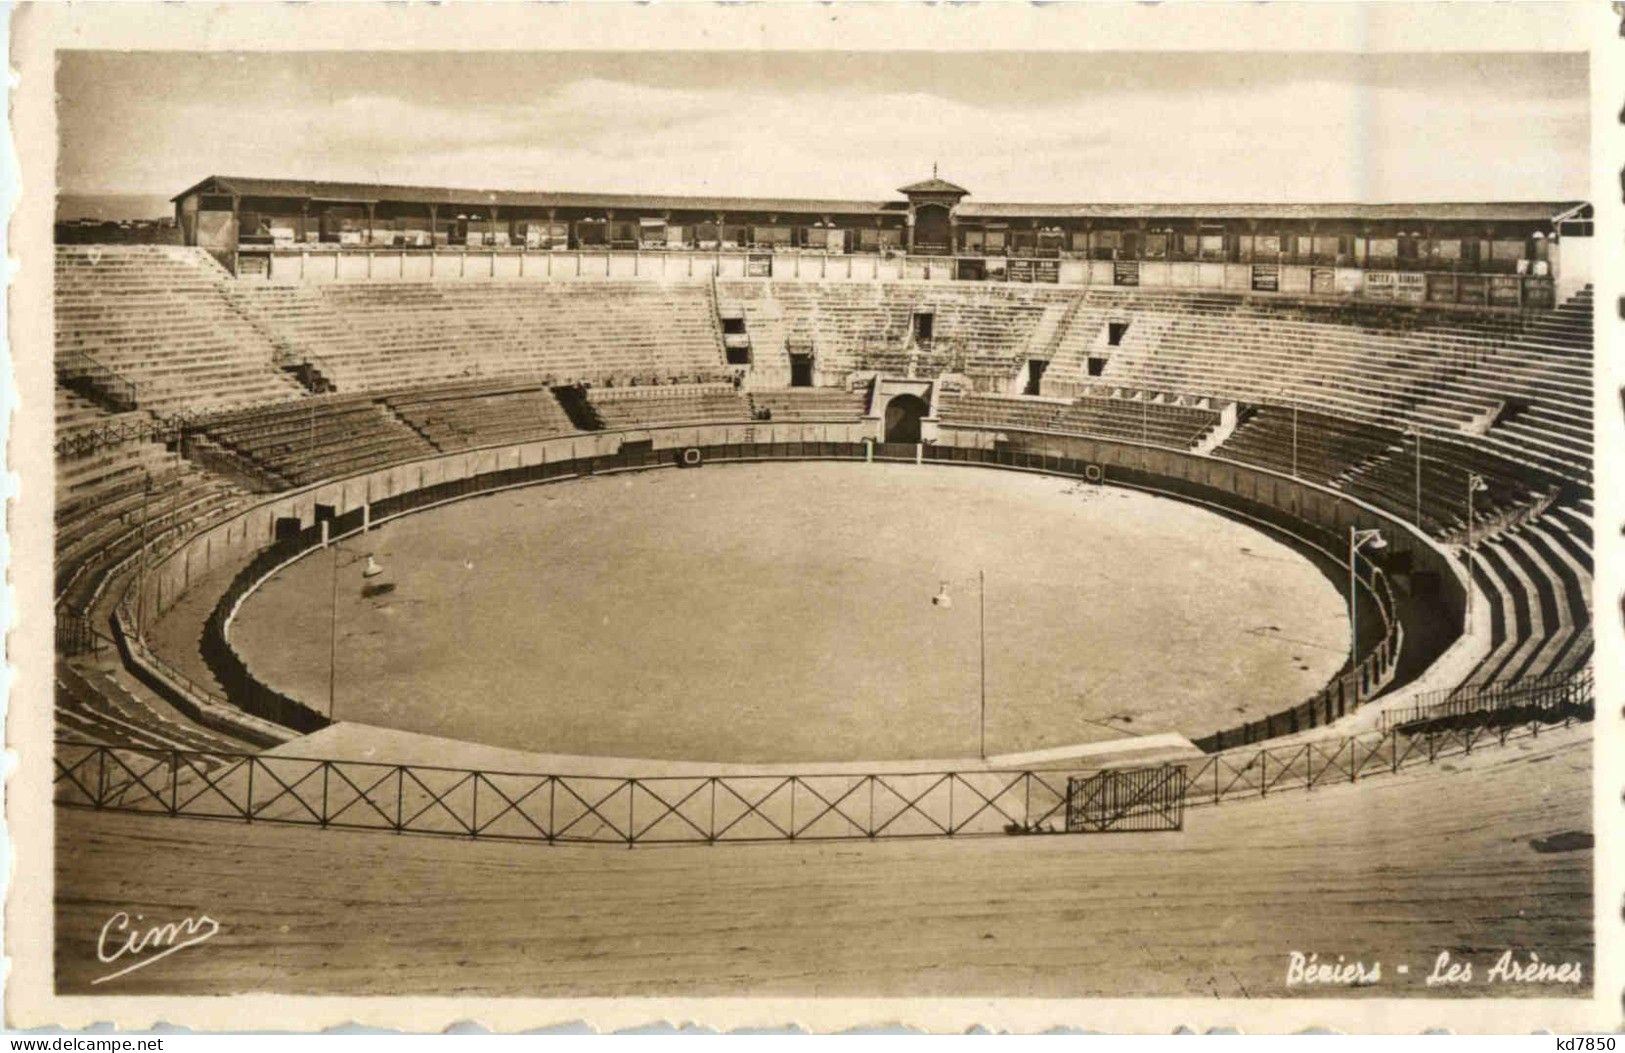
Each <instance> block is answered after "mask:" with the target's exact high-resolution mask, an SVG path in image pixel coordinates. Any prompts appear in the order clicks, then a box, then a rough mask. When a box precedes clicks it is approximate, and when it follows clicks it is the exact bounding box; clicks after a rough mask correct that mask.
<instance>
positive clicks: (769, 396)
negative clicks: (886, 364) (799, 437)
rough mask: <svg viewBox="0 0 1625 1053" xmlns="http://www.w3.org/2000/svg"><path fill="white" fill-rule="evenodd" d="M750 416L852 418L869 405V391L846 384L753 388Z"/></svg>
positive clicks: (764, 417) (807, 418) (778, 418)
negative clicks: (842, 386) (839, 385)
mask: <svg viewBox="0 0 1625 1053" xmlns="http://www.w3.org/2000/svg"><path fill="white" fill-rule="evenodd" d="M749 396H750V406H751V414H752V416H754V417H756V418H758V419H760V420H780V421H784V420H791V421H794V420H854V419H856V418H858V417H861V416H863V414H864V412H865V411H866V410H867V409H868V408H869V393H868V392H867V391H865V390H859V391H848V390H846V389H845V388H783V389H780V390H773V389H761V388H758V389H755V390H753V391H751V392H750V393H749Z"/></svg>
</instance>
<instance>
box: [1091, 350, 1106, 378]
mask: <svg viewBox="0 0 1625 1053" xmlns="http://www.w3.org/2000/svg"><path fill="white" fill-rule="evenodd" d="M1107 361H1109V360H1108V359H1106V358H1102V357H1098V356H1096V355H1090V356H1089V362H1088V366H1089V375H1090V376H1092V377H1098V376H1100V375H1101V374H1102V373H1104V372H1106V363H1107Z"/></svg>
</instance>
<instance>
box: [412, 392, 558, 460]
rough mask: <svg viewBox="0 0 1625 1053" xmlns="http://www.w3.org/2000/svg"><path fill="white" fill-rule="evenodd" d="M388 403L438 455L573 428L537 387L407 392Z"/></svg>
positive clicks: (555, 401) (553, 400)
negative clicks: (437, 450)
mask: <svg viewBox="0 0 1625 1053" xmlns="http://www.w3.org/2000/svg"><path fill="white" fill-rule="evenodd" d="M384 401H385V402H386V403H387V404H388V406H389V407H390V408H391V409H393V410H394V411H395V412H396V413H397V414H399V415H400V417H401V419H402V420H404V421H405V422H406V423H407V424H409V425H411V426H412V427H413V428H414V429H416V430H417V432H418V434H420V435H422V436H423V437H424V438H425V439H426V440H428V441H429V442H430V443H431V444H432V445H433V446H434V447H435V448H436V449H439V450H463V449H469V448H470V447H474V446H490V445H494V444H499V443H513V442H524V441H526V440H530V439H539V438H545V437H547V436H551V435H568V434H570V433H571V432H573V431H575V430H576V429H575V425H573V424H572V423H571V422H570V418H569V417H568V416H567V415H566V414H565V412H564V410H563V409H562V408H561V407H560V406H559V401H558V399H556V398H554V397H553V392H552V391H551V390H550V389H548V388H547V387H545V386H543V385H539V384H529V385H526V384H522V383H514V382H508V383H491V382H483V383H479V384H473V385H466V386H452V387H447V388H436V389H431V390H420V391H408V392H402V393H399V394H395V395H390V396H387V397H386V398H385V399H384Z"/></svg>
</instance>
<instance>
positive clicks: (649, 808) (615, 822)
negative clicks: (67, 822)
mask: <svg viewBox="0 0 1625 1053" xmlns="http://www.w3.org/2000/svg"><path fill="white" fill-rule="evenodd" d="M55 764H56V778H55V783H56V788H55V796H56V800H57V802H58V803H60V804H63V805H70V806H82V807H91V808H100V809H108V810H114V811H125V812H146V813H152V814H164V815H177V816H194V817H203V818H221V819H242V820H248V821H253V822H274V823H292V824H298V825H307V826H324V827H325V826H332V827H341V828H345V829H372V830H390V831H395V832H398V833H417V834H437V835H442V836H452V837H471V838H489V839H494V840H509V841H545V842H549V843H583V844H628V845H631V844H680V843H696V842H703V843H723V842H733V841H740V842H744V841H781V840H809V841H819V840H851V839H879V838H897V837H953V836H974V835H983V834H998V833H1013V832H1030V831H1051V832H1058V831H1060V830H1062V829H1064V812H1065V807H1066V781H1065V777H1064V776H1061V775H1055V774H1049V773H1043V772H1031V771H1004V772H998V771H987V772H931V773H901V774H876V775H866V774H829V775H737V776H736V775H729V776H668V777H659V778H648V779H640V778H621V777H609V776H591V775H538V774H524V773H512V772H485V771H471V770H464V769H452V768H438V767H432V766H419V765H393V764H374V763H368V762H362V761H332V760H313V759H306V758H296V757H281V756H277V755H274V754H260V755H251V754H213V753H196V752H191V751H187V750H165V749H138V748H125V747H117V746H106V745H99V744H91V743H72V742H64V743H60V744H59V745H58V747H57V752H56V761H55Z"/></svg>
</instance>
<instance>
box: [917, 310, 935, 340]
mask: <svg viewBox="0 0 1625 1053" xmlns="http://www.w3.org/2000/svg"><path fill="white" fill-rule="evenodd" d="M936 328H937V316H936V315H934V314H932V313H931V312H930V311H915V312H914V339H915V341H916V342H917V343H922V344H928V343H930V342H931V336H932V334H933V333H935V332H936Z"/></svg>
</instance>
